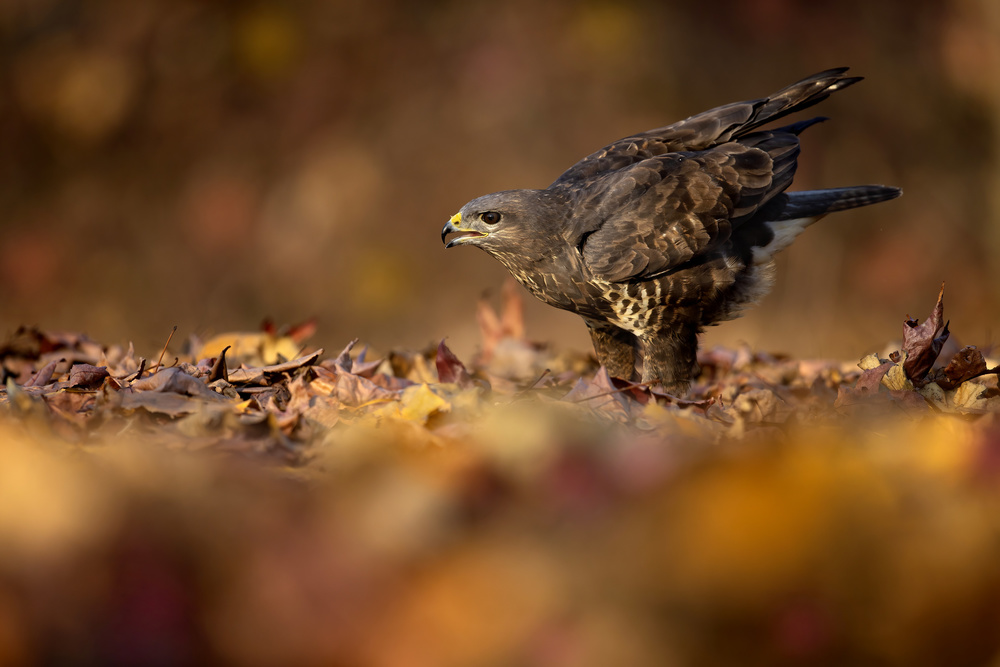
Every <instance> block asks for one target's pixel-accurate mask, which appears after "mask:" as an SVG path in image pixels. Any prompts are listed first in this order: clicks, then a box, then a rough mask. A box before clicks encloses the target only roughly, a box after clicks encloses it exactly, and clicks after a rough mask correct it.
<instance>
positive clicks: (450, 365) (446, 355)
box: [434, 340, 473, 389]
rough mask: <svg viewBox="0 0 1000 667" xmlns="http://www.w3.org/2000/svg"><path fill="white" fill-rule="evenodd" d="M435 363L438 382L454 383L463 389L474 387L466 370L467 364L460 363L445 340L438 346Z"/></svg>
mask: <svg viewBox="0 0 1000 667" xmlns="http://www.w3.org/2000/svg"><path fill="white" fill-rule="evenodd" d="M434 363H435V365H436V366H437V372H438V381H440V382H454V383H455V384H457V385H458V386H460V387H462V388H463V389H466V388H468V387H471V386H472V385H473V382H472V376H471V375H469V371H468V370H466V368H465V364H463V363H462V362H461V361H459V359H458V357H456V356H455V354H454V353H453V352H452V351H451V350H450V349H448V346H447V345H445V344H444V341H443V340H442V341H441V343H440V344H439V345H438V349H437V357H436V358H435V360H434Z"/></svg>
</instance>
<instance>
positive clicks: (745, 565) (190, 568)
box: [0, 290, 1000, 667]
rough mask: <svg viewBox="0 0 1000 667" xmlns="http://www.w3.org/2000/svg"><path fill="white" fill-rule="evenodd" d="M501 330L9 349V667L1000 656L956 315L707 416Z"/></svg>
mask: <svg viewBox="0 0 1000 667" xmlns="http://www.w3.org/2000/svg"><path fill="white" fill-rule="evenodd" d="M479 319H480V324H481V329H482V346H481V350H480V353H479V354H478V355H477V357H476V358H475V359H470V360H466V361H467V363H463V361H462V360H459V359H458V358H456V357H455V355H454V354H452V353H451V351H450V350H449V349H448V347H447V344H446V341H442V342H441V343H440V345H438V346H437V347H436V348H431V349H428V350H426V351H424V352H409V351H390V352H386V353H376V352H373V351H371V350H368V349H366V348H365V347H364V346H363V345H361V344H359V343H357V342H353V341H352V342H350V343H348V344H347V345H346V347H345V348H344V349H343V350H342V351H340V352H339V353H333V354H325V353H324V351H323V350H314V349H312V348H310V347H309V346H308V338H309V336H310V334H311V333H312V331H311V327H310V326H308V325H304V326H300V327H296V328H293V329H291V330H288V331H284V332H279V331H275V330H274V329H273V327H268V328H267V329H266V330H265V331H263V332H261V333H257V334H231V335H224V336H219V337H218V338H216V339H213V340H209V341H204V342H202V341H197V340H193V339H192V340H189V341H187V342H186V343H185V344H184V345H183V351H182V352H180V353H173V352H171V350H172V349H173V346H171V347H170V348H169V349H167V350H166V351H165V352H166V353H165V355H160V353H159V351H156V352H155V353H151V354H150V356H149V357H148V358H144V357H143V356H141V355H139V354H137V353H136V351H135V350H133V349H132V348H131V347H129V348H123V347H120V346H110V347H109V346H105V345H101V344H99V343H96V342H94V341H92V340H89V339H88V338H87V337H85V336H83V335H79V334H55V333H52V332H43V331H38V330H35V329H21V330H19V331H17V332H16V333H15V334H13V335H12V336H11V337H10V338H9V339H8V340H7V342H6V343H4V344H3V345H2V346H0V361H2V365H3V374H4V380H5V389H4V390H3V392H0V404H2V409H3V414H2V416H0V489H2V490H3V503H2V504H0V543H2V544H3V545H4V548H3V550H2V552H0V663H3V664H25V663H28V664H30V663H65V662H70V663H75V662H85V663H92V664H189V663H206V662H211V663H220V662H221V663H231V664H260V665H271V664H338V665H372V666H383V665H384V666H397V665H398V666H401V667H402V666H404V665H405V666H411V665H413V666H418V667H419V666H424V665H426V666H428V667H448V666H450V665H455V666H459V665H462V666H464V665H484V666H486V665H514V664H516V665H538V666H542V665H552V666H558V667H562V666H568V665H594V666H604V665H733V664H742V665H755V664H759V665H771V664H789V665H793V664H802V665H843V664H852V665H941V664H949V665H982V664H1000V658H998V656H1000V653H998V651H1000V512H998V510H1000V421H998V418H997V412H998V411H1000V391H998V388H997V374H996V367H997V361H996V360H995V359H990V358H989V355H986V356H984V354H983V352H982V351H981V350H979V349H976V348H974V347H965V348H958V347H957V346H955V345H954V343H953V341H952V340H951V339H950V336H949V331H948V324H947V323H946V322H945V320H944V311H943V303H942V297H941V296H939V298H938V301H937V304H936V306H935V307H934V309H933V311H932V313H931V315H930V316H929V317H928V318H926V319H925V320H924V321H923V322H922V323H921V322H918V321H916V320H910V319H907V320H906V321H905V322H904V325H903V338H902V341H901V343H898V344H896V345H891V346H889V348H888V349H887V350H886V351H885V352H884V353H875V354H869V355H867V356H865V357H864V358H862V359H861V360H860V363H859V362H858V361H856V360H855V361H850V362H843V363H842V362H835V361H802V360H794V359H787V358H782V357H776V356H772V355H768V354H764V353H760V352H754V351H752V350H749V349H745V348H743V349H736V350H728V349H711V350H703V351H702V352H701V354H700V356H699V362H700V364H701V366H702V373H701V376H700V377H699V378H698V380H697V382H696V383H695V385H694V387H693V388H692V390H691V392H690V394H688V395H686V396H670V395H667V394H663V393H661V392H659V391H657V389H656V388H650V387H646V386H643V385H640V384H633V383H626V382H621V381H618V380H612V379H611V378H609V377H608V375H607V373H606V372H604V371H603V369H600V368H597V367H596V365H595V363H594V361H593V359H592V357H590V356H589V355H587V354H583V353H581V354H574V353H570V352H566V351H561V352H555V351H551V350H549V349H547V348H546V347H545V346H542V345H539V344H537V343H534V342H532V341H531V340H529V339H528V338H527V337H526V336H525V334H524V327H523V323H522V322H521V319H520V308H519V303H518V299H517V297H516V294H515V292H513V291H510V290H508V291H507V292H506V293H505V299H504V303H503V306H502V308H501V311H500V312H499V313H497V312H495V311H494V310H493V309H492V308H491V307H490V306H489V305H487V304H482V305H481V307H480V311H479ZM176 347H177V348H178V349H180V348H181V347H182V346H179V345H178V346H176ZM153 356H158V357H159V359H158V360H157V361H156V362H155V363H154V362H153V361H152V357H153Z"/></svg>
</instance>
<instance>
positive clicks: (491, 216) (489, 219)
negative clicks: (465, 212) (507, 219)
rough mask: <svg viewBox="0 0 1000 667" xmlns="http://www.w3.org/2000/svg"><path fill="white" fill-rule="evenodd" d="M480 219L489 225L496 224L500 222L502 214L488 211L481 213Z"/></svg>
mask: <svg viewBox="0 0 1000 667" xmlns="http://www.w3.org/2000/svg"><path fill="white" fill-rule="evenodd" d="M479 219H480V220H482V221H483V222H485V223H486V224H487V225H495V224H497V223H498V222H500V214H499V213H497V212H496V211H486V212H485V213H480V214H479Z"/></svg>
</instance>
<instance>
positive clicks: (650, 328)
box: [441, 67, 901, 392]
mask: <svg viewBox="0 0 1000 667" xmlns="http://www.w3.org/2000/svg"><path fill="white" fill-rule="evenodd" d="M846 71H847V68H846V67H842V68H837V69H831V70H827V71H825V72H820V73H819V74H815V75H813V76H810V77H808V78H806V79H803V80H801V81H799V82H797V83H793V84H792V85H790V86H788V87H787V88H784V89H782V90H780V91H778V92H777V93H774V94H773V95H771V96H770V97H765V98H761V99H758V100H750V101H747V102H736V103H733V104H727V105H725V106H721V107H718V108H715V109H712V110H710V111H706V112H704V113H700V114H697V115H695V116H691V117H690V118H688V119H686V120H682V121H680V122H679V123H674V124H673V125H668V126H666V127H662V128H659V129H656V130H650V131H648V132H643V133H641V134H636V135H633V136H631V137H626V138H624V139H621V140H619V141H616V142H614V143H612V144H610V145H609V146H606V147H604V148H602V149H601V150H599V151H597V152H596V153H593V154H592V155H589V156H587V157H585V158H584V159H582V160H580V161H579V162H577V163H576V164H575V165H573V166H572V167H570V168H569V170H568V171H566V172H565V173H564V174H563V175H562V176H560V177H559V178H558V179H556V181H555V182H554V183H552V185H550V186H549V187H547V188H545V189H544V190H508V191H505V192H497V193H494V194H489V195H485V196H483V197H479V198H477V199H473V200H472V201H470V202H469V203H468V204H466V205H465V206H463V207H462V209H461V211H459V212H458V213H456V214H455V215H454V216H453V217H452V218H451V220H449V221H448V223H447V224H446V225H445V226H444V229H443V230H441V240H442V241H446V240H447V247H448V248H450V247H452V246H457V245H474V246H477V247H479V248H482V249H483V250H485V251H486V252H488V253H489V254H490V255H492V256H493V257H495V258H496V259H497V260H499V261H500V262H501V263H502V264H503V265H504V266H506V267H507V269H508V270H509V271H510V272H511V274H513V276H514V278H516V279H517V280H518V282H520V283H521V284H522V285H524V287H525V288H527V289H528V291H530V292H531V293H532V294H534V295H535V296H536V297H538V298H539V299H541V300H542V301H544V302H545V303H547V304H549V305H552V306H555V307H556V308H562V309H564V310H568V311H571V312H574V313H576V314H578V315H580V316H581V317H583V318H584V320H585V321H586V323H587V326H588V327H589V328H590V334H591V338H592V339H593V343H594V350H595V351H596V353H597V359H598V361H599V362H600V363H601V364H602V365H604V366H605V367H606V368H607V370H608V373H610V374H611V375H612V376H613V377H618V378H622V379H626V380H636V379H638V378H641V380H642V382H644V383H648V384H650V385H657V384H658V385H661V386H662V388H664V389H665V390H668V391H678V392H682V391H686V390H687V388H688V386H689V385H690V382H691V380H692V378H693V377H695V376H696V374H697V373H698V365H697V361H696V355H697V349H698V333H699V332H701V330H702V329H703V328H704V327H705V326H708V325H711V324H716V323H718V322H721V321H723V320H727V319H733V318H734V317H737V316H738V315H739V313H740V311H741V309H743V308H744V307H746V306H748V305H751V304H753V303H754V302H756V301H757V300H758V299H760V298H761V297H762V296H763V295H764V294H766V293H767V291H768V290H769V289H770V287H771V284H772V282H773V273H774V262H773V260H772V257H773V256H774V254H775V253H777V252H778V251H779V250H781V249H783V248H785V247H786V246H788V245H789V244H790V243H791V242H792V240H794V239H795V237H796V236H798V234H799V233H801V232H802V230H804V229H805V228H806V227H808V226H809V225H811V224H812V223H813V222H815V221H817V220H819V219H820V218H822V217H823V216H825V215H826V214H828V213H832V212H834V211H841V210H844V209H849V208H855V207H858V206H867V205H868V204H875V203H877V202H881V201H886V200H888V199H893V198H895V197H898V196H899V195H900V194H901V191H900V190H899V189H898V188H893V187H885V186H881V185H859V186H852V187H844V188H832V189H824V190H809V191H803V192H786V189H787V188H788V186H789V185H791V183H792V178H793V176H794V175H795V168H796V164H797V159H798V156H799V133H801V132H802V131H803V130H805V129H806V128H807V127H810V126H811V125H813V124H815V123H818V122H820V121H823V120H826V119H825V118H822V117H820V118H812V119H809V120H803V121H800V122H797V123H792V124H791V125H785V126H782V127H778V128H774V129H761V126H763V125H765V124H767V123H770V122H771V121H774V120H776V119H778V118H782V117H784V116H787V115H788V114H791V113H793V112H796V111H799V110H801V109H805V108H807V107H810V106H812V105H814V104H816V103H818V102H821V101H823V100H824V99H826V98H827V97H829V95H830V94H831V93H833V92H835V91H838V90H841V89H843V88H846V87H848V86H850V85H851V84H854V83H856V82H858V81H860V80H861V77H853V76H846V75H845V72H846ZM449 235H452V236H451V238H450V240H448V237H449Z"/></svg>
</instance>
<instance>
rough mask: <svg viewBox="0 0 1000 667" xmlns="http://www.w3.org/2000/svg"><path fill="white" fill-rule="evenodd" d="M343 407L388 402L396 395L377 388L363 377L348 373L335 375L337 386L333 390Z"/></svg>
mask: <svg viewBox="0 0 1000 667" xmlns="http://www.w3.org/2000/svg"><path fill="white" fill-rule="evenodd" d="M333 394H334V396H336V397H337V400H339V401H340V402H341V403H343V404H344V405H349V406H351V407H358V406H361V405H364V404H365V403H370V402H372V401H380V400H389V399H391V398H394V397H395V396H396V394H395V393H394V392H391V391H388V390H386V389H383V388H382V387H379V386H378V385H377V384H375V383H374V382H372V381H371V380H368V379H366V378H363V377H359V376H357V375H352V374H350V373H337V384H336V385H335V386H334V390H333Z"/></svg>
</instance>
